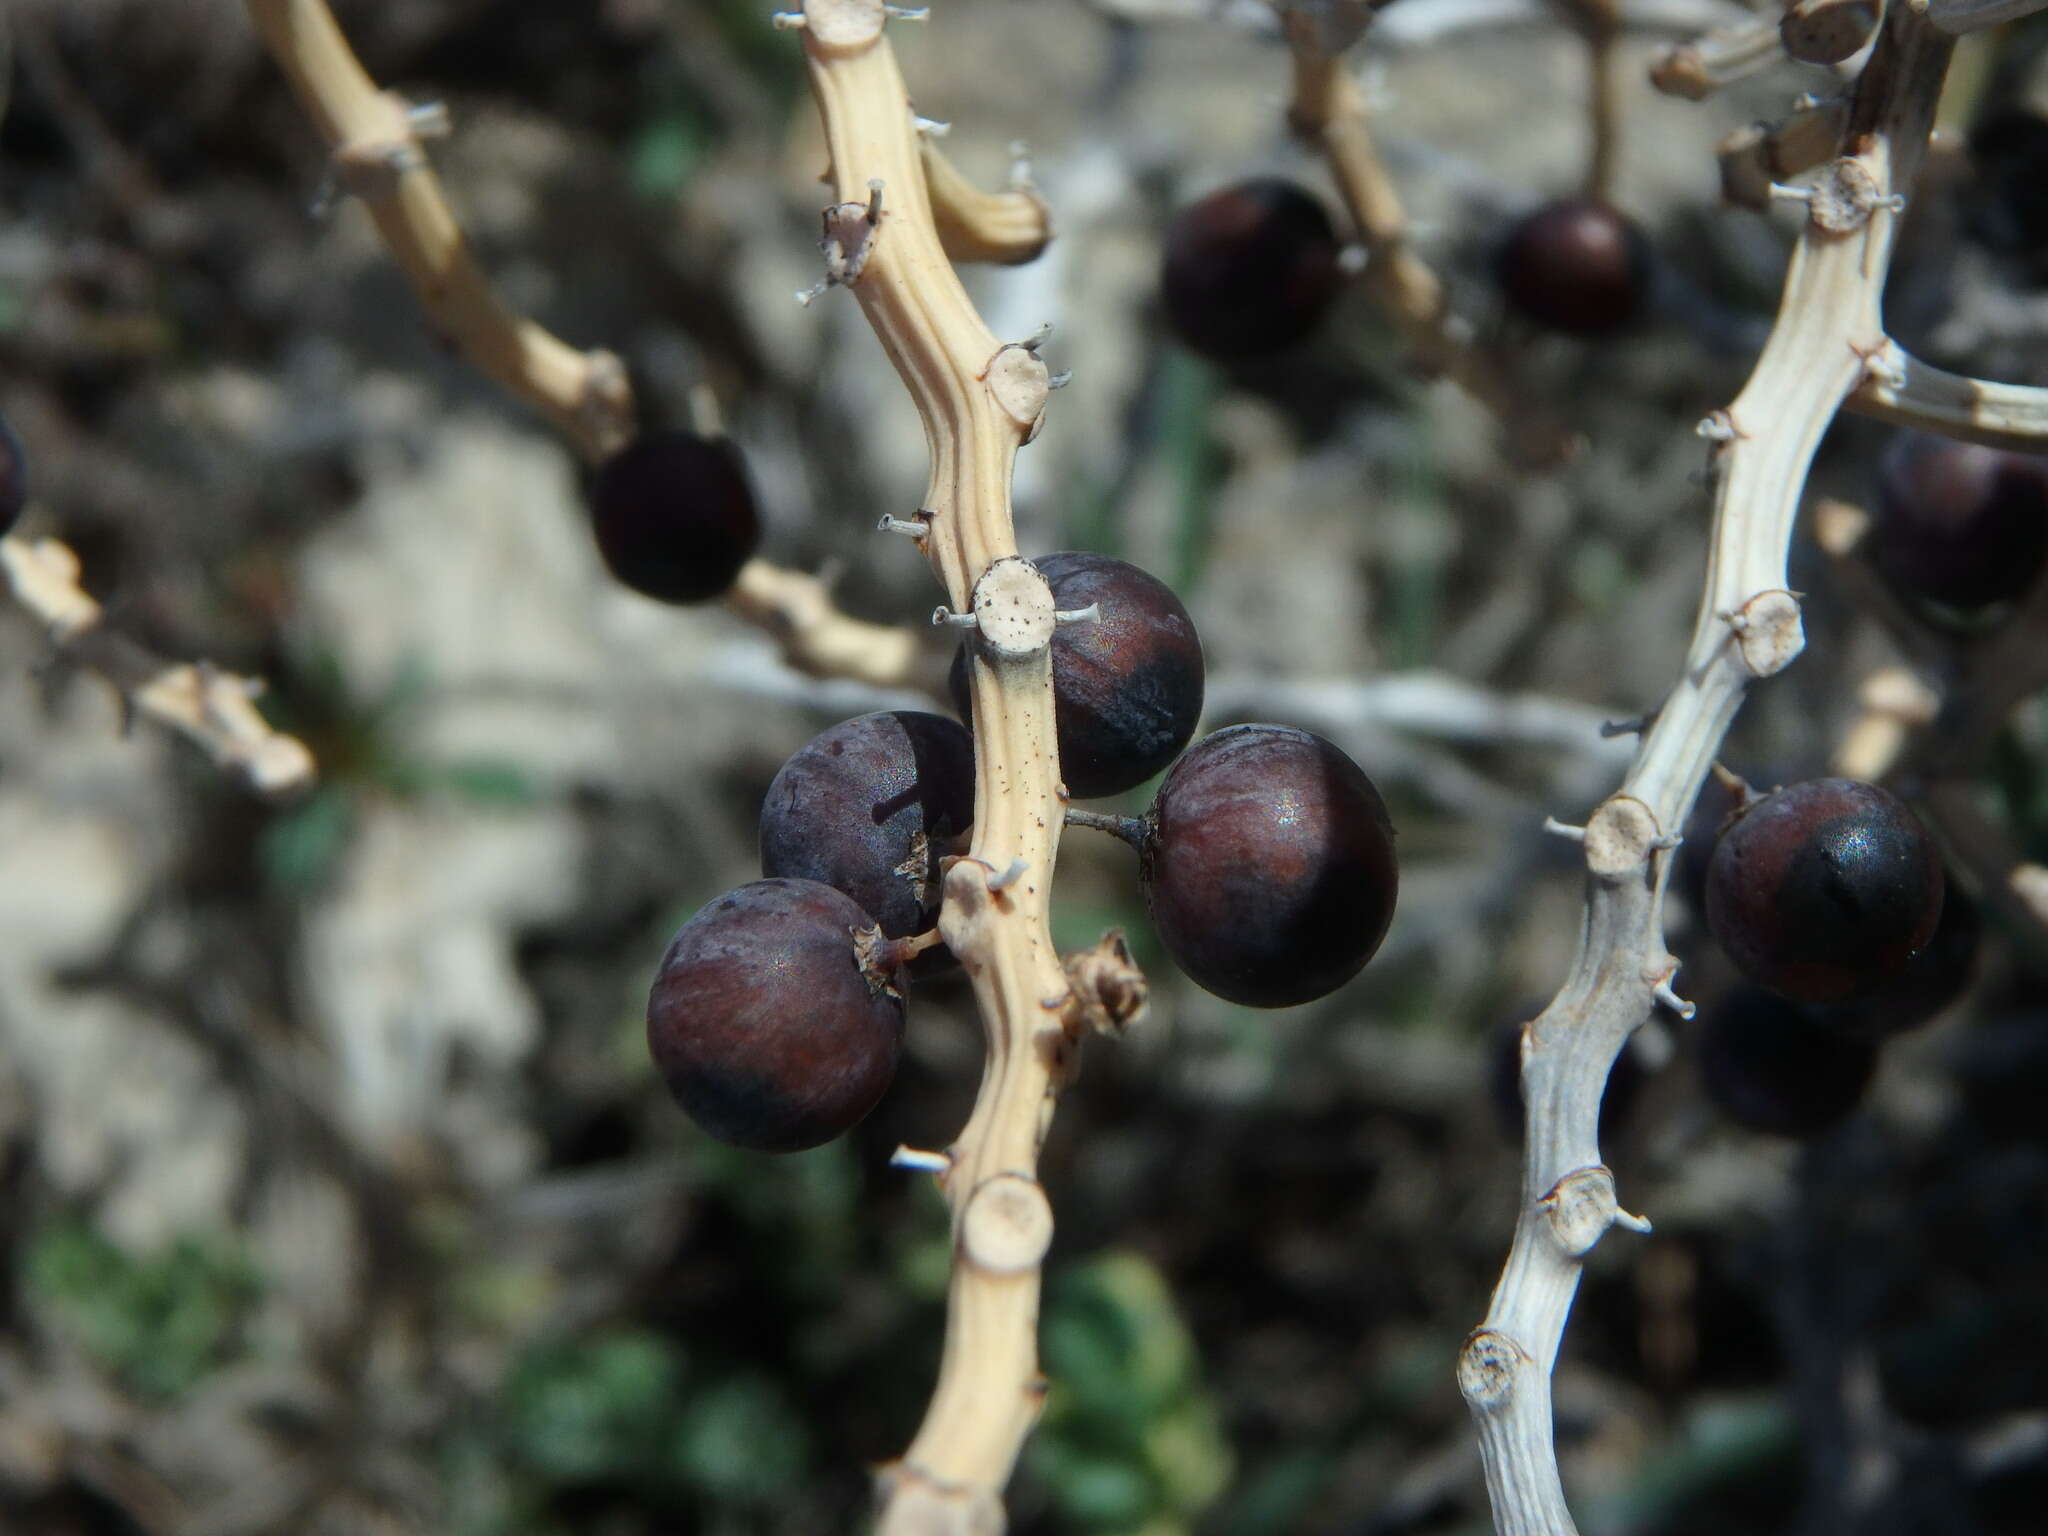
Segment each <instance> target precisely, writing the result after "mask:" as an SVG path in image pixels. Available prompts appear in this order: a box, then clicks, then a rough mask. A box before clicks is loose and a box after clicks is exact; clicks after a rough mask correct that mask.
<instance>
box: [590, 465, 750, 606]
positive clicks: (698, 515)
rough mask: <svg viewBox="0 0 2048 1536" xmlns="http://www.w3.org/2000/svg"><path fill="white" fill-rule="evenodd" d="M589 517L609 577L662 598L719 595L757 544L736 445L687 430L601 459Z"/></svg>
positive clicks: (680, 600)
mask: <svg viewBox="0 0 2048 1536" xmlns="http://www.w3.org/2000/svg"><path fill="white" fill-rule="evenodd" d="M590 520H591V528H592V531H593V532H594V533H595V534H596V536H597V549H598V553H599V554H601V555H603V556H604V563H605V564H606V565H607V566H609V567H610V568H611V572H612V574H613V575H614V576H616V577H618V579H619V580H620V581H622V582H624V583H625V584H626V585H627V586H629V587H631V588H632V589H633V590H634V591H635V592H638V593H640V594H642V595H643V596H646V597H652V598H656V599H658V600H660V601H661V602H664V603H702V602H708V601H709V600H710V599H712V598H714V597H717V596H719V595H720V594H721V593H723V592H724V591H725V590H726V589H727V588H729V587H730V586H731V585H732V583H733V578H734V577H735V576H737V575H738V574H739V570H740V567H741V566H743V565H745V564H746V563H747V561H749V560H750V559H752V558H753V555H754V551H755V549H756V548H757V547H759V545H760V542H761V520H760V516H759V514H758V513H756V511H755V510H754V492H753V488H752V487H751V486H750V485H749V484H748V482H747V471H746V465H745V464H744V463H743V462H742V461H741V459H740V454H739V450H738V449H737V448H736V447H734V446H733V444H732V443H731V441H730V440H728V439H726V438H722V437H699V436H697V435H696V434H695V433H693V432H648V433H642V434H641V435H640V436H639V437H637V438H635V439H634V440H633V441H632V442H630V443H628V444H627V445H626V446H625V447H624V448H621V449H620V450H619V451H618V452H617V453H615V454H613V455H612V456H611V457H610V458H608V459H606V460H605V461H604V463H603V464H601V465H599V466H598V470H597V473H596V475H595V477H594V478H593V479H592V481H591V483H590Z"/></svg>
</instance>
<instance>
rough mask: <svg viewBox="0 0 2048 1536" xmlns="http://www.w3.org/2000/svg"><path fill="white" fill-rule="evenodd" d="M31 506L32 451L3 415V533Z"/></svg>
mask: <svg viewBox="0 0 2048 1536" xmlns="http://www.w3.org/2000/svg"><path fill="white" fill-rule="evenodd" d="M27 505H28V450H27V449H26V448H24V447H23V446H22V444H21V439H20V438H19V437H17V436H16V435H15V432H14V428H12V427H10V426H9V425H8V424H7V418H6V417H4V416H0V534H4V533H6V532H8V530H10V529H11V528H13V527H14V525H15V524H16V523H17V522H19V521H20V519H21V509H22V508H23V507H25V506H27Z"/></svg>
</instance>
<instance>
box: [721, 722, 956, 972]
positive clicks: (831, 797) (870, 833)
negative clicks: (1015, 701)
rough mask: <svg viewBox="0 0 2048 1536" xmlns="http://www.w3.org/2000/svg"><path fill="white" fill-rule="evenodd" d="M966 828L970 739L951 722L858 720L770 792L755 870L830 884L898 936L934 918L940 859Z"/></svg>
mask: <svg viewBox="0 0 2048 1536" xmlns="http://www.w3.org/2000/svg"><path fill="white" fill-rule="evenodd" d="M973 825H974V742H973V740H972V739H971V738H970V737H969V736H968V734H967V732H966V730H965V729H964V728H963V727H962V726H961V725H960V723H959V722H958V721H957V720H949V719H947V718H946V717H945V716H944V715H929V714H924V713H921V712H919V711H917V710H884V711H882V712H880V713H878V714H872V715H860V716H858V717H856V718H854V719H852V720H844V721H841V722H840V723H839V724H838V725H835V726H833V727H832V728H831V729H830V730H827V731H824V732H822V733H821V734H819V735H818V736H816V737H814V738H812V740H811V741H810V742H808V743H807V744H805V745H804V746H803V747H802V748H800V749H799V750H798V751H797V752H796V754H795V755H794V756H792V757H791V758H790V759H789V761H788V762H786V763H784V764H783V765H782V768H781V770H780V771H779V772H778V773H777V774H776V775H775V779H774V782H773V783H771V784H770V785H769V786H768V796H767V798H766V799H765V800H763V801H762V803H761V873H762V874H764V875H769V876H781V877H788V878H791V879H798V880H816V881H818V882H820V883H821V884H824V885H829V886H831V887H833V888H834V889H835V890H838V891H842V892H844V893H845V894H846V895H847V896H850V897H851V898H852V899H853V900H854V901H855V902H857V903H858V904H859V905H860V907H861V909H862V910H863V911H864V912H866V913H868V914H869V916H870V917H871V918H872V919H873V920H874V921H875V922H876V923H878V924H879V925H880V926H881V929H882V932H883V934H884V935H886V936H887V937H889V938H892V939H902V938H908V937H910V936H911V935H912V934H917V933H923V932H925V931H926V930H928V929H929V928H930V927H931V926H932V924H934V923H935V922H937V921H938V916H939V894H940V893H939V873H940V871H939V860H940V859H941V858H942V857H944V856H945V855H947V854H952V853H962V852H965V851H966V846H967V834H968V832H969V831H970V830H971V829H972V828H973ZM927 953H928V954H932V955H937V954H939V951H937V950H932V951H927ZM920 969H922V968H920Z"/></svg>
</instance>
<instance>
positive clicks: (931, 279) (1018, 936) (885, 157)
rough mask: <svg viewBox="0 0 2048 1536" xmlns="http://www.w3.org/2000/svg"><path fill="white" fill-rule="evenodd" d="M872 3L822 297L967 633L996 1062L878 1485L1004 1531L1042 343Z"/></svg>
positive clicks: (812, 29)
mask: <svg viewBox="0 0 2048 1536" xmlns="http://www.w3.org/2000/svg"><path fill="white" fill-rule="evenodd" d="M884 13H885V7H884V6H883V4H882V0H805V4H804V7H803V10H802V11H801V12H798V13H795V14H792V15H788V16H785V17H783V18H781V19H782V22H783V24H785V25H788V26H792V27H796V28H800V29H801V33H802V38H803V43H804V52H805V55H806V57H807V59H808V60H809V64H810V78H811V87H812V90H813V93H814V94H815V95H816V97H817V101H818V108H819V112H820V115H821V116H822V117H823V119H824V125H825V136H826V140H827V143H828V146H829V149H830V152H831V157H832V176H833V180H834V182H835V184H836V186H837V188H838V195H839V198H840V201H839V203H838V204H837V206H835V207H834V208H832V209H829V210H828V211H827V213H826V216H825V223H826V231H827V239H826V246H825V255H826V273H827V281H828V282H829V283H831V284H833V285H836V286H844V287H846V288H848V289H850V290H851V292H852V293H853V295H854V297H855V298H856V299H858V300H859V302H860V305H861V308H862V310H863V311H864V312H865V313H866V315H867V318H868V320H869V322H870V323H871V324H872V325H873V326H874V328H875V332H876V334H877V335H878V336H879V337H880V338H881V341H882V344H883V346H884V348H885V349H886V350H887V352H888V354H889V357H890V360H891V361H892V362H893V363H894V364H895V365H896V369H897V372H898V374H899V375H900V376H901V377H902V380H903V383H904V386H905V387H906V388H907V389H908V390H909V391H910V395H911V398H912V399H913V401H914V402H915V403H916V406H917V410H918V414H919V415H920V416H921V417H922V418H923V421H924V426H925V433H926V437H927V440H928V441H929V442H930V444H931V450H932V462H931V478H930V483H929V488H928V489H927V491H926V493H925V497H924V500H923V502H922V503H921V505H922V507H923V508H924V509H925V510H926V512H927V515H928V524H929V526H928V528H927V530H926V533H925V536H924V537H923V539H922V540H921V541H920V542H921V543H922V544H923V546H924V549H925V552H926V554H927V555H928V556H929V557H930V559H931V561H932V565H933V568H934V569H935V570H936V572H937V573H938V575H939V578H940V580H941V581H942V583H943V584H944V586H945V588H946V593H947V599H948V602H949V603H950V605H951V608H952V610H953V611H954V612H955V613H957V614H959V615H961V616H962V617H963V618H964V617H965V616H967V615H972V616H973V617H974V620H975V622H976V624H977V625H978V627H979V631H980V638H979V642H978V643H977V644H976V645H975V646H974V647H973V648H972V654H973V655H974V657H975V660H974V664H973V666H972V668H971V686H972V689H973V700H974V711H973V720H974V758H975V808H974V814H975V821H974V832H973V837H972V842H971V845H970V851H969V854H968V856H967V857H965V858H962V859H959V860H956V861H955V862H954V863H953V864H952V865H951V867H950V868H949V870H948V871H947V874H946V879H945V903H944V907H943V909H942V911H941V914H940V919H939V927H940V931H941V932H942V933H943V934H944V936H945V940H946V942H947V944H948V945H950V946H951V948H952V950H953V952H954V953H955V954H956V955H958V956H959V957H960V959H961V962H962V964H963V965H964V966H965V967H966V970H967V973H968V975H969V977H970V978H971V979H972V981H973V984H974V993H975V1001H976V1003H977V1005H978V1007H979V1009H980V1013H981V1018H982V1024H983V1029H984V1031H985V1033H986V1036H987V1041H988V1058H987V1063H986V1065H985V1067H984V1069H983V1074H982V1083H981V1093H980V1096H979V1097H978V1098H977V1100H976V1102H975V1107H974V1112H973V1114H972V1116H971V1117H970V1118H969V1120H968V1122H967V1125H966V1127H965V1128H964V1129H963V1130H962V1131H961V1133H960V1136H959V1138H958V1139H957V1140H956V1141H955V1142H954V1144H953V1145H952V1146H951V1147H950V1148H948V1149H946V1150H945V1151H944V1152H941V1153H934V1154H911V1155H910V1157H911V1162H910V1166H913V1167H923V1168H930V1169H931V1170H932V1171H934V1172H935V1173H936V1175H937V1177H938V1180H939V1184H940V1188H941V1189H942V1190H943V1191H944V1192H945V1195H946V1198H947V1201H948V1203H949V1204H950V1206H951V1208H952V1213H953V1233H954V1255H953V1259H954V1262H953V1278H952V1284H951V1287H950V1290H949V1293H948V1307H947V1322H946V1344H945V1353H944V1356H943V1358H942V1360H941V1362H940V1367H939V1381H938V1385H937V1388H936V1390H935V1391H934V1393H933V1396H932V1400H931V1406H930V1408H929V1410H928V1411H927V1413H926V1415H925V1421H924V1424H923V1426H922V1427H921V1428H920V1429H919V1430H918V1433H917V1437H916V1439H915V1440H914V1441H913V1442H912V1443H911V1446H910V1448H909V1450H908V1451H907V1452H906V1453H905V1455H904V1457H903V1459H902V1460H901V1461H899V1462H897V1463H895V1464H894V1465H892V1466H891V1467H889V1468H887V1469H885V1470H884V1472H883V1474H882V1480H881V1481H882V1495H883V1499H884V1510H883V1514H882V1524H881V1529H882V1530H883V1531H884V1532H887V1533H892V1536H907V1533H911V1532H916V1533H918V1536H948V1533H958V1536H967V1533H970V1532H993V1531H999V1530H1000V1529H1001V1528H1002V1524H1003V1514H1002V1496H1001V1490H1002V1487H1003V1485H1004V1483H1006V1482H1007V1481H1008V1479H1009V1475H1010V1471H1011V1468H1012V1467H1013V1466H1014V1464H1015V1462H1016V1458H1017V1455H1018V1452H1019V1451H1020V1449H1021V1448H1022V1446H1023V1443H1024V1438H1025V1436H1026V1435H1027V1434H1028V1433H1029V1432H1030V1429H1031V1426H1032V1425H1033V1423H1034V1422H1036V1420H1037V1417H1038V1411H1039V1407H1040V1404H1041V1402H1042V1400H1043V1396H1044V1380H1043V1378H1042V1377H1041V1376H1040V1375H1039V1373H1038V1362H1037V1336H1036V1333H1037V1330H1036V1324H1037V1314H1038V1294H1039V1265H1040V1262H1041V1260H1042V1258H1043V1256H1044V1253H1045V1249H1046V1246H1047V1244H1048V1243H1049V1242H1050V1241H1051V1238H1052V1208H1051V1206H1050V1204H1049V1203H1048V1202H1047V1200H1046V1197H1045V1192H1044V1190H1043V1189H1042V1188H1041V1187H1040V1185H1039V1183H1038V1180H1037V1175H1036V1168H1037V1162H1038V1149H1039V1145H1040V1142H1041V1141H1042V1140H1043V1138H1044V1135H1045V1131H1046V1127H1047V1124H1048V1121H1049V1115H1050V1110H1051V1106H1052V1100H1053V1095H1054V1094H1055V1093H1056V1092H1057V1091H1058V1089H1059V1088H1060V1086H1061V1085H1062V1084H1063V1083H1064V1082H1065V1080H1066V1077H1067V1075H1068V1073H1069V1071H1070V1070H1071V1067H1072V1063H1073V1060H1074V1057H1075V1054H1076V1051H1077V1049H1078V1038H1077V1035H1078V1032H1079V1031H1080V1030H1081V1029H1083V1028H1084V1027H1086V1025H1087V1024H1088V1023H1089V1022H1090V1021H1089V1019H1088V1018H1087V1016H1086V1015H1087V1013H1088V1010H1087V1009H1086V1008H1084V1007H1082V1006H1079V999H1078V998H1077V995H1076V994H1075V993H1074V992H1073V990H1072V989H1071V988H1070V986H1069V983H1068V977H1067V975H1066V974H1065V973H1064V971H1063V970H1062V968H1061V964H1060V960H1059V957H1058V955H1057V954H1056V953H1055V952H1054V950H1053V944H1052V933H1051V929H1050V927H1049V924H1048V902H1049V898H1050V895H1051V888H1052V867H1053V858H1054V855H1055V853H1056V852H1057V849H1058V844H1059V835H1060V828H1061V825H1062V818H1061V812H1062V810H1063V809H1064V795H1063V793H1062V791H1061V787H1060V781H1059V763H1058V760H1057V757H1056V749H1055V746H1054V737H1053V728H1052V719H1053V715H1052V667H1051V660H1050V651H1049V642H1050V639H1051V635H1052V628H1053V624H1054V622H1055V621H1054V617H1053V611H1054V605H1053V601H1052V593H1051V589H1050V588H1049V587H1048V586H1047V585H1046V582H1045V579H1044V578H1043V577H1042V576H1040V575H1039V574H1038V573H1037V572H1036V571H1035V570H1034V569H1033V568H1032V567H1031V566H1029V565H1028V564H1026V563H1025V562H1023V561H1020V560H1016V559H1014V558H1012V557H1013V556H1014V555H1015V553H1016V542H1015V535H1014V533H1013V531H1012V527H1011V521H1010V476H1011V469H1012V465H1013V461H1014V459H1015V456H1016V452H1017V449H1018V448H1019V447H1020V446H1021V445H1022V444H1023V443H1025V442H1027V441H1029V440H1030V438H1031V436H1032V435H1033V434H1034V433H1035V432H1036V430H1037V427H1038V423H1039V418H1040V414H1041V412H1042V411H1043V410H1044V407H1045V402H1046V398H1047V372H1046V368H1045V365H1044V363H1042V362H1041V361H1040V360H1039V358H1038V354H1037V339H1035V338H1034V339H1033V340H1032V341H1030V342H1026V343H1018V344H1010V345H1004V344H1002V343H1000V342H998V341H997V339H996V338H995V337H994V335H992V334H991V333H990V332H989V330H988V327H987V326H986V325H985V324H984V323H983V322H982V320H981V317H980V316H979V315H978V314H977V313H976V312H975V310H974V306H973V304H972V303H971V302H970V301H969V299H968V297H967V294H966V291H965V290H964V289H963V288H962V287H961V286H960V282H959V279H958V277H957V276H956V275H955V273H954V271H953V268H952V266H951V264H950V263H949V262H948V261H947V259H946V256H945V252H944V250H943V249H942V248H941V246H940V243H939V237H938V234H937V231H936V229H935V227H934V221H933V217H932V211H931V203H930V196H929V193H928V191H927V188H926V180H925V169H924V162H923V157H922V155H921V153H920V149H919V144H918V135H917V129H916V125H915V122H914V120H913V118H912V115H911V109H910V103H909V97H908V93H907V92H906V90H905V88H904V84H903V79H902V76H901V75H900V74H899V73H898V71H897V68H896V61H895V56H894V53H893V51H892V50H891V48H890V46H889V43H888V40H887V39H886V38H885V37H884V36H883V23H884V19H885V16H884Z"/></svg>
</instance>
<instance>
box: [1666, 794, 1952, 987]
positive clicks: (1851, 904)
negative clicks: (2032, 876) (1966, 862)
mask: <svg viewBox="0 0 2048 1536" xmlns="http://www.w3.org/2000/svg"><path fill="white" fill-rule="evenodd" d="M1941 898H1942V872H1941V855H1940V853H1939V852H1938V851H1937V850H1936V848H1935V846H1934V840H1933V839H1932V838H1930V837H1929V836H1928V835H1927V831H1926V829H1925V828H1924V827H1922V826H1921V825H1920V821H1919V818H1918V817H1916V816H1915V815H1914V814H1913V813H1912V812H1911V811H1909V810H1908V809H1906V807H1905V806H1904V805H1902V804H1900V803H1899V801H1898V800H1897V799H1895V798H1894V797H1893V796H1891V795H1890V794H1888V793H1886V792H1885V791H1884V790H1882V789H1879V788H1878V787H1877V786H1876V785H1874V784H1862V783H1858V782H1857V781H1856V780H1854V779H1809V780H1808V781H1806V782H1805V783H1803V784H1792V785H1788V786H1787V787H1785V788H1784V789H1780V790H1777V791H1775V792H1774V793H1772V794H1769V795H1766V796H1764V797H1763V798H1762V799H1760V800H1758V801H1756V802H1755V803H1754V804H1752V805H1750V806H1749V807H1748V808H1747V809H1745V810H1743V811H1742V812H1740V813H1739V814H1738V815H1737V816H1736V817H1735V819H1734V820H1733V821H1732V822H1730V823H1729V825H1728V826H1727V828H1726V829H1725V830H1724V831H1723V832H1722V834H1721V840H1720V842H1719V843H1718V844H1717V845H1716V846H1715V848H1714V857H1713V860H1712V862H1711V863H1710V864H1709V865H1708V866H1707V926H1708V927H1709V928H1711V929H1712V930H1713V933H1714V937H1715V938H1717V939H1718V940H1720V942H1721V947H1722V948H1723V949H1725V950H1726V951H1727V952H1728V958H1729V959H1731V960H1733V961H1734V962H1735V964H1736V966H1737V968H1739V969H1740V970H1741V971H1742V972H1743V974H1744V975H1746V976H1748V977H1749V978H1750V980H1752V981H1754V982H1757V983H1758V984H1760V985H1762V986H1765V987H1769V988H1770V989H1771V990H1772V991H1774V992H1778V993H1782V994H1783V995H1784V996H1786V997H1790V998H1794V999H1797V1000H1798V1001H1800V1002H1807V1003H1838V1002H1847V1001H1850V1000H1852V999H1854V998H1858V997H1862V996H1865V995H1867V994H1868V993H1870V992H1871V991H1873V990H1874V989H1875V988H1877V987H1878V986H1880V985H1881V984H1882V983H1883V982H1884V981H1885V979H1886V978H1887V977H1891V976H1896V975H1897V974H1899V972H1900V971H1902V970H1904V969H1905V967H1906V963H1907V962H1908V961H1909V960H1911V959H1912V958H1913V955H1914V953H1915V951H1917V950H1918V949H1920V947H1921V946H1922V945H1924V944H1926V943H1927V941H1928V940H1929V939H1930V938H1931V937H1932V936H1933V934H1934V927H1935V924H1936V923H1937V922H1938V921H1940V918H1941Z"/></svg>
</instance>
